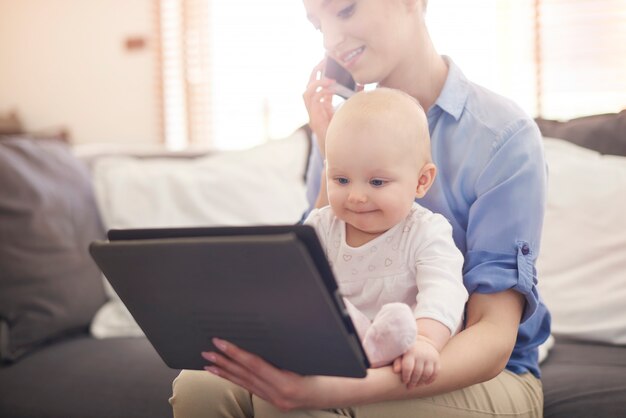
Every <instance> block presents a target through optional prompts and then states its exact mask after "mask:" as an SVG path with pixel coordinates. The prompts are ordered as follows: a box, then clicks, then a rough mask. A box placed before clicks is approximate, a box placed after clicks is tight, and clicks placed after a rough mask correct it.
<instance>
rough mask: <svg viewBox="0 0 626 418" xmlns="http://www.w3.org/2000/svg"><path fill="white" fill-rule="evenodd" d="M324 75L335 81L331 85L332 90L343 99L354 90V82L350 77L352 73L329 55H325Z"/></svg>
mask: <svg viewBox="0 0 626 418" xmlns="http://www.w3.org/2000/svg"><path fill="white" fill-rule="evenodd" d="M324 77H326V78H330V79H333V80H335V81H336V82H337V83H336V84H335V85H334V86H333V92H334V93H335V94H336V95H338V96H341V97H343V98H344V99H347V98H349V97H350V96H352V95H353V94H354V93H355V92H356V82H355V81H354V79H353V78H352V75H350V73H349V72H348V70H346V69H345V68H343V67H342V66H341V65H339V63H338V62H337V61H335V60H334V59H332V58H331V57H326V66H325V68H324Z"/></svg>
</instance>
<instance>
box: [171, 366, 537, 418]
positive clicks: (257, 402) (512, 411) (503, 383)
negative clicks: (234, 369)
mask: <svg viewBox="0 0 626 418" xmlns="http://www.w3.org/2000/svg"><path fill="white" fill-rule="evenodd" d="M170 404H171V405H172V407H173V409H174V417H175V418H194V417H207V418H213V417H237V418H244V417H256V418H266V417H291V418H296V417H312V418H331V417H353V418H375V417H377V418H393V417H407V418H409V417H410V418H419V417H429V418H430V417H437V418H445V417H472V418H476V417H491V418H493V417H500V416H502V417H509V418H513V417H524V418H526V417H528V418H531V417H532V418H541V417H543V391H542V387H541V381H540V380H538V379H536V378H535V377H534V376H533V375H532V374H530V373H526V374H523V375H516V374H514V373H511V372H508V371H504V372H502V373H500V375H498V376H497V377H496V378H494V379H492V380H490V381H488V382H484V383H480V384H477V385H474V386H470V387H468V388H465V389H461V390H457V391H454V392H450V393H446V394H444V395H439V396H434V397H431V398H422V399H411V400H404V401H389V402H382V403H376V404H370V405H362V406H356V407H353V408H343V409H334V410H320V411H293V412H289V413H281V412H280V411H278V410H277V409H276V408H274V407H273V406H272V405H270V404H268V403H267V402H265V401H263V400H262V399H260V398H258V397H256V396H250V393H249V392H247V391H246V390H244V389H242V388H240V387H239V386H237V385H234V384H232V383H230V382H228V381H226V380H224V379H222V378H220V377H217V376H214V375H212V374H210V373H208V372H205V371H190V370H183V371H182V372H181V373H180V375H179V376H178V377H177V378H176V379H175V380H174V383H173V395H172V397H171V398H170Z"/></svg>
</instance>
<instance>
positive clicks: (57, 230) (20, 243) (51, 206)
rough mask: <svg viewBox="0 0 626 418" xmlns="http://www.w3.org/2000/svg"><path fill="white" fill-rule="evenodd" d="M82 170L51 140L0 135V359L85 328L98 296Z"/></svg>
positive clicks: (90, 207)
mask: <svg viewBox="0 0 626 418" xmlns="http://www.w3.org/2000/svg"><path fill="white" fill-rule="evenodd" d="M103 237H104V231H103V228H102V225H101V222H100V218H99V215H98V209H97V207H96V204H95V200H94V196H93V189H92V187H91V181H90V176H89V174H88V172H87V170H86V168H85V167H84V166H83V165H82V164H81V163H80V162H79V161H78V160H77V159H76V158H75V157H74V156H73V155H72V154H71V152H70V150H69V148H68V146H67V145H66V144H64V143H63V142H60V141H57V140H44V139H32V138H27V137H19V138H17V137H9V138H6V139H2V140H0V360H1V361H2V362H3V363H6V362H13V361H16V360H18V359H19V358H20V357H21V356H23V355H25V354H27V353H28V352H30V351H32V350H34V349H35V348H37V347H38V346H39V345H41V344H43V343H45V342H47V341H49V340H52V339H54V338H57V337H59V336H61V335H64V334H67V333H71V332H74V331H78V330H86V329H87V327H88V325H89V322H90V321H91V318H92V317H93V315H94V314H95V312H96V310H97V309H98V308H100V306H102V304H103V303H104V302H105V300H106V298H105V294H104V289H103V287H102V278H101V274H100V272H99V270H98V268H97V267H96V265H95V263H93V261H92V260H91V257H90V256H89V253H88V251H87V247H88V245H89V243H90V242H91V241H92V240H94V239H102V238H103Z"/></svg>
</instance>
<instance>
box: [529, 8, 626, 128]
mask: <svg viewBox="0 0 626 418" xmlns="http://www.w3.org/2000/svg"><path fill="white" fill-rule="evenodd" d="M537 18H538V22H537V25H538V30H537V35H538V37H539V39H538V45H539V48H540V51H539V62H538V64H539V66H540V71H539V72H538V77H539V79H538V81H537V85H538V86H539V87H540V90H539V92H538V96H537V102H538V113H539V115H540V116H542V117H544V118H548V119H552V118H572V117H576V116H583V115H590V114H596V113H609V112H618V111H620V110H621V109H624V108H626V0H540V1H539V5H538V11H537Z"/></svg>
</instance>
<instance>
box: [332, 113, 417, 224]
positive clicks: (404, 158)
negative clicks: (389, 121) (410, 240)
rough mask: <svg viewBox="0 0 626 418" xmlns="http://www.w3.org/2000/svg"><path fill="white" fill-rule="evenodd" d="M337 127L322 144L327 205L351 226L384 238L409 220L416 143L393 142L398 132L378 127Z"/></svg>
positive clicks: (414, 191)
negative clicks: (398, 224) (326, 185)
mask: <svg viewBox="0 0 626 418" xmlns="http://www.w3.org/2000/svg"><path fill="white" fill-rule="evenodd" d="M336 128H337V129H333V130H332V132H329V136H328V137H327V143H326V175H327V182H328V183H327V184H328V199H329V203H330V205H331V207H332V208H333V211H334V213H335V215H336V216H337V217H338V218H340V219H342V220H343V221H345V222H346V223H347V224H349V225H351V226H352V227H354V228H357V229H359V230H361V231H363V232H366V233H369V234H380V233H383V232H385V231H387V230H388V229H390V228H391V227H393V226H394V225H395V224H397V223H398V222H400V221H401V220H402V219H404V218H405V217H406V216H407V215H408V213H409V211H410V209H411V206H412V204H413V201H414V199H415V193H416V189H417V186H418V179H419V174H420V169H421V164H420V163H419V158H418V157H417V152H418V151H417V147H416V146H415V145H414V144H415V141H411V140H406V141H405V140H402V139H400V138H397V137H395V136H396V135H398V134H399V132H400V131H402V129H398V127H389V126H385V125H384V124H382V123H379V124H374V125H367V126H362V125H361V126H359V125H356V124H344V125H342V126H340V127H336ZM335 135H339V137H338V138H335V137H334V136H335ZM390 136H391V137H393V138H390Z"/></svg>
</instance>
